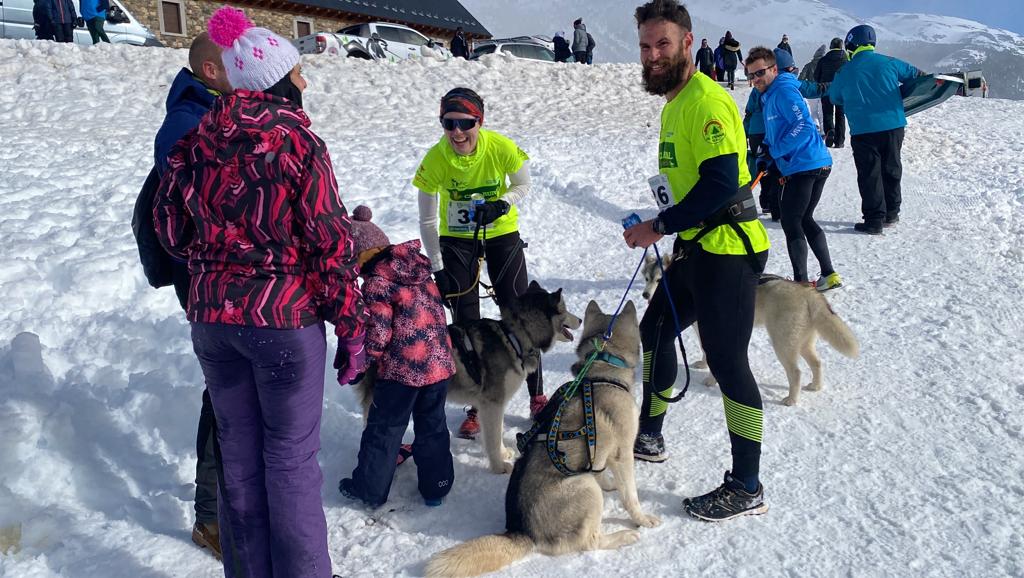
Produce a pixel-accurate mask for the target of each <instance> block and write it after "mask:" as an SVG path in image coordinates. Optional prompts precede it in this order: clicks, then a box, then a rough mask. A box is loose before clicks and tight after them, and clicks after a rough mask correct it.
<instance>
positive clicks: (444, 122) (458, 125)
mask: <svg viewBox="0 0 1024 578" xmlns="http://www.w3.org/2000/svg"><path fill="white" fill-rule="evenodd" d="M441 126H443V127H444V130H455V129H459V130H461V131H462V132H466V131H467V130H469V129H471V128H473V127H474V126H476V119H475V118H442V119H441Z"/></svg>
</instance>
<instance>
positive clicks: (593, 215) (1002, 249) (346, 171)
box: [0, 41, 1024, 578]
mask: <svg viewBox="0 0 1024 578" xmlns="http://www.w3.org/2000/svg"><path fill="white" fill-rule="evenodd" d="M185 54H186V53H185V51H181V50H170V49H166V50H165V49H137V48H131V47H117V46H114V47H112V46H109V45H101V46H99V47H97V48H87V49H81V48H78V47H74V46H60V45H57V44H53V43H46V44H40V43H34V42H28V41H19V42H12V41H0V241H2V242H0V262H2V263H4V266H3V267H2V268H0V296H2V300H3V303H4V307H3V308H2V309H0V348H2V349H0V550H4V549H5V548H6V544H5V543H6V542H10V541H16V542H17V543H18V547H17V548H16V549H15V550H11V551H10V553H8V554H6V555H0V575H3V576H10V577H19V578H21V577H44V576H67V577H76V578H77V577H91V576H96V577H104V578H121V577H124V578H129V577H130V578H136V577H150V576H152V577H172V576H182V577H184V576H188V577H198V576H211V577H212V576H218V575H220V573H221V570H220V565H219V564H218V563H217V562H215V561H214V560H213V559H212V558H211V557H210V556H209V555H208V554H207V553H205V552H203V551H200V550H198V549H196V548H195V547H194V546H193V545H192V544H191V542H190V541H189V528H190V525H191V522H192V503H191V498H192V495H193V485H192V480H193V477H194V464H195V450H194V447H195V444H194V436H195V429H196V423H197V420H198V414H199V406H200V394H201V392H202V375H201V372H200V371H199V367H198V365H197V363H196V361H195V359H194V356H193V353H192V351H191V344H190V341H189V337H188V327H187V324H186V323H185V321H184V318H183V315H182V313H181V312H180V311H179V309H178V306H177V303H176V300H175V298H174V295H173V292H172V291H171V290H170V289H164V290H160V291H155V290H152V289H150V288H149V287H148V286H147V285H146V283H145V280H144V278H143V276H142V272H141V268H140V266H139V265H138V259H137V253H136V249H135V245H134V241H133V239H132V235H131V230H130V226H129V222H130V219H131V212H132V205H133V202H134V199H135V196H136V193H137V192H138V189H139V187H140V186H141V184H142V182H143V180H144V179H145V177H146V174H147V172H148V171H149V169H150V166H151V165H152V139H153V135H154V133H155V132H156V129H157V127H158V126H159V124H160V122H161V120H162V118H163V112H164V111H163V102H164V98H165V95H166V92H167V87H168V84H169V82H170V81H171V79H172V78H173V76H174V74H175V73H176V72H177V70H178V68H179V67H180V66H181V65H182V64H184V62H185ZM304 66H305V71H306V76H307V78H308V79H309V81H310V88H309V91H308V92H307V93H306V95H305V97H304V100H305V102H306V103H307V105H308V109H307V110H308V112H309V115H310V117H311V118H312V119H313V129H314V130H315V131H316V132H317V133H318V134H319V135H321V136H322V137H323V138H324V139H325V140H326V142H327V144H328V147H329V148H330V151H331V155H332V158H333V161H334V165H335V169H336V171H337V178H338V182H339V185H340V189H341V192H342V197H343V200H344V202H345V204H346V205H347V206H348V207H349V209H350V210H351V209H352V208H354V207H355V206H356V205H357V204H360V203H365V204H368V205H370V206H371V207H372V209H373V211H374V213H375V215H376V216H375V220H377V221H378V222H379V224H380V225H381V226H382V227H383V228H384V229H385V230H386V231H387V232H388V234H389V235H390V237H391V239H392V240H395V241H399V240H404V239H408V238H413V237H415V236H417V227H416V201H415V194H414V190H413V189H412V187H411V186H410V185H409V184H408V182H409V180H410V178H411V177H412V175H413V172H414V171H415V168H416V166H417V163H418V161H419V159H420V157H421V156H422V154H423V153H424V152H425V151H426V150H427V148H428V147H429V146H430V145H431V144H432V143H433V142H435V141H436V140H437V139H438V138H439V137H440V135H441V131H440V127H439V126H438V125H437V120H436V115H437V101H438V99H439V97H440V96H441V94H443V93H444V92H445V91H446V90H448V89H449V88H451V87H453V86H455V85H459V84H464V85H468V86H471V87H474V88H475V89H477V90H478V91H479V92H480V93H481V94H482V95H483V96H484V98H485V99H486V101H487V120H486V122H487V125H488V126H489V127H491V128H493V129H495V130H498V131H500V132H502V133H505V134H507V135H509V136H511V137H512V138H514V139H515V140H516V141H517V142H519V143H520V145H521V146H522V148H524V149H525V150H526V151H528V152H529V154H530V155H531V157H532V159H533V161H532V166H533V171H534V173H535V176H534V182H535V187H534V192H533V193H532V195H531V197H530V198H529V199H528V200H527V201H526V202H525V203H524V205H523V207H522V211H521V214H522V231H523V233H524V236H525V237H526V239H527V240H528V241H529V249H528V256H527V259H528V263H529V269H530V273H531V275H532V276H533V277H534V278H536V279H537V280H539V281H540V282H541V283H542V284H543V285H545V286H546V287H549V288H555V287H563V288H564V289H565V294H566V296H567V299H568V302H569V305H570V307H571V309H572V310H573V311H575V312H576V313H577V314H581V313H582V310H583V309H584V306H585V305H586V303H587V301H588V300H589V299H596V300H597V301H598V302H599V303H600V304H601V305H602V306H603V307H604V308H606V309H612V308H614V307H615V305H616V304H617V303H618V300H619V297H620V295H621V294H622V292H623V291H624V290H625V287H626V283H627V280H628V278H629V276H630V274H631V273H632V271H633V269H634V267H635V265H636V262H637V259H639V257H640V252H639V251H634V250H630V249H627V248H626V247H625V246H624V244H623V243H622V240H621V226H620V224H619V220H620V219H621V218H622V217H623V216H625V215H627V214H629V213H630V212H632V211H639V212H641V214H645V215H650V214H651V213H652V212H653V204H652V203H651V200H650V197H649V192H648V190H647V185H646V177H648V176H650V175H652V174H654V173H656V172H657V164H656V158H657V148H656V143H657V139H658V113H659V110H660V107H661V104H662V102H661V101H659V100H658V99H656V98H653V97H650V96H647V95H646V94H644V93H643V92H642V90H641V89H640V86H639V76H640V71H639V67H638V66H636V65H600V66H593V67H582V66H573V65H567V66H562V65H558V66H551V65H543V64H537V63H528V62H511V61H506V60H501V59H492V60H487V61H485V62H483V63H466V62H461V61H460V62H446V63H441V62H409V63H402V64H399V65H380V64H376V63H367V62H362V61H351V60H344V59H331V58H308V59H307V60H306V61H305V62H304ZM735 98H736V99H737V101H738V102H745V100H746V90H738V91H736V93H735ZM1022 118H1024V103H1020V102H1011V101H1001V100H981V99H975V98H971V99H961V98H956V99H954V100H951V101H949V102H947V103H946V104H944V105H943V106H941V107H938V108H935V109H932V110H929V111H926V112H924V113H922V114H920V115H919V116H916V117H913V118H912V119H911V121H910V124H909V126H908V128H907V137H906V145H905V148H904V154H903V159H904V179H903V192H904V205H903V207H904V209H903V213H902V219H903V220H902V222H901V223H900V224H899V226H898V227H897V228H896V229H890V230H887V231H886V234H885V235H884V236H882V237H866V236H861V235H857V234H854V233H853V231H852V228H851V227H852V224H853V222H855V221H856V220H858V217H859V197H858V195H857V188H856V180H855V170H854V166H853V160H852V157H851V153H850V149H849V148H846V149H842V150H838V151H835V154H834V157H835V170H834V172H833V174H832V177H831V178H830V179H829V183H828V186H827V188H826V193H825V198H824V199H823V201H822V203H821V206H820V208H819V210H818V213H817V214H818V218H819V220H820V222H821V223H822V224H823V226H824V227H825V228H826V230H827V232H828V234H829V244H830V246H831V250H832V257H833V261H834V262H835V264H836V266H837V268H838V270H839V271H840V272H841V273H842V275H843V277H844V279H845V281H846V286H845V287H844V288H842V289H840V290H837V291H833V292H831V293H830V294H828V297H829V299H830V301H831V302H832V304H833V307H834V308H835V310H836V311H837V312H838V313H839V314H840V315H841V316H842V317H843V318H844V319H845V320H846V321H847V323H849V325H850V326H851V327H852V328H853V330H854V331H855V333H856V334H857V335H858V337H859V338H860V341H861V345H862V350H863V353H862V355H861V357H860V359H858V360H855V361H851V360H848V359H845V358H843V357H841V356H840V355H838V354H837V353H836V352H834V351H832V350H831V349H830V348H829V347H828V346H827V345H825V344H824V343H822V344H821V345H820V349H821V351H822V355H823V358H824V360H825V363H826V386H825V389H824V390H823V391H821V392H820V393H814V392H807V393H804V394H803V395H802V396H801V398H800V405H798V406H796V407H785V406H783V405H781V403H780V401H781V399H782V398H783V397H784V396H785V383H786V380H785V375H784V373H783V370H782V367H781V365H780V364H779V363H778V361H777V360H776V359H775V357H774V355H773V353H772V351H771V347H770V345H769V343H768V341H767V337H766V335H765V333H764V331H763V330H761V329H756V330H755V332H754V338H753V341H752V343H751V346H750V357H751V365H752V368H753V370H754V373H755V375H756V376H757V378H758V380H759V382H760V384H761V389H762V392H763V394H764V398H765V402H766V406H765V414H766V415H765V445H764V458H763V467H762V470H763V481H764V483H765V486H766V489H767V490H766V491H767V499H768V500H769V502H770V504H771V510H770V511H769V512H768V514H767V515H765V516H761V517H756V518H747V519H741V520H737V521H733V522H729V523H725V524H720V525H711V524H704V523H699V522H695V521H693V520H690V519H688V518H685V517H684V516H683V515H682V514H681V511H680V500H681V498H682V497H684V496H688V495H693V494H696V493H702V492H704V491H707V490H708V489H710V488H711V487H713V486H715V485H717V484H718V483H719V482H720V480H721V475H722V472H723V470H725V469H726V468H727V467H728V465H729V457H728V442H727V436H726V428H725V423H724V419H723V412H722V402H721V400H720V395H719V392H718V390H717V389H710V388H705V387H704V386H702V385H700V384H699V383H695V384H694V385H693V387H692V388H691V392H690V393H689V394H688V395H687V397H686V399H685V400H684V401H683V402H681V403H680V404H678V405H676V406H674V407H672V408H671V410H670V414H669V417H668V419H667V423H666V437H667V439H668V443H669V449H670V452H671V454H672V457H671V459H670V460H669V461H668V462H666V463H664V464H661V465H651V464H639V465H638V466H637V478H638V484H639V488H640V498H641V501H642V503H643V505H644V507H645V508H646V509H647V510H649V511H651V512H653V513H655V514H657V515H659V516H661V518H662V520H663V524H662V525H661V526H660V527H658V528H655V529H652V530H644V531H643V532H642V539H641V541H640V542H639V543H638V544H636V545H634V546H630V547H627V548H624V549H622V550H619V551H614V552H593V553H586V554H579V555H571V556H565V557H562V558H560V559H558V560H557V561H553V560H551V559H548V558H546V557H543V556H540V555H533V556H530V557H529V558H527V559H526V560H524V561H522V562H520V563H518V564H516V565H514V566H513V567H511V568H510V569H508V570H506V571H505V573H504V574H503V575H507V576H552V575H581V574H584V573H588V574H590V575H594V576H613V575H621V576H634V575H640V574H642V575H646V576H681V575H694V574H697V573H700V574H707V575H714V576H761V575H802V576H837V575H852V576H893V575H900V576H910V575H934V576H966V575H971V576H980V575H991V576H997V575H998V576H1003V575H1008V576H1020V575H1022V574H1024V557H1022V556H1021V552H1024V537H1022V536H1024V522H1022V520H1024V481H1022V480H1024V443H1022V442H1024V402H1022V398H1024V378H1021V370H1020V368H1021V367H1022V366H1024V356H1022V354H1021V346H1020V337H1021V329H1020V328H1021V326H1022V325H1024V305H1022V303H1024V294H1022V293H1024V292H1022V285H1021V279H1024V249H1022V242H1024V169H1022V168H1021V167H1022V164H1021V162H1020V159H1021V158H1022V155H1024V140H1022V138H1021V136H1020V134H1021V133H1022V131H1024V120H1021V119H1022ZM767 227H768V230H769V232H770V234H771V238H772V242H773V250H772V256H771V259H770V261H769V264H768V271H769V272H774V273H780V274H783V275H788V274H790V273H791V271H790V268H789V262H788V259H787V257H786V254H785V241H784V238H783V235H782V231H781V229H780V228H779V226H778V225H777V224H773V223H767ZM664 243H665V244H664V246H665V247H666V248H667V247H668V241H665V242H664ZM811 271H812V273H814V272H816V270H815V269H814V265H813V264H812V265H811ZM631 297H632V298H633V299H634V300H636V301H638V302H639V301H641V298H640V295H639V290H636V289H634V291H633V293H632V295H631ZM641 305H642V304H641ZM487 311H489V312H490V313H492V314H493V313H494V310H493V309H490V308H489V309H488V310H487ZM23 331H31V332H34V333H36V334H38V335H39V336H40V339H41V341H42V345H43V349H42V359H43V362H44V364H45V368H34V369H33V368H32V367H31V363H30V361H31V358H30V356H28V357H19V359H20V360H22V362H21V363H19V364H17V367H19V368H20V369H21V371H22V372H23V374H22V375H20V376H19V377H18V378H17V379H16V378H14V377H13V374H12V363H11V358H12V355H11V353H10V351H9V344H10V342H11V341H12V340H13V338H14V337H15V336H16V335H17V334H18V333H19V332H23ZM687 341H688V343H690V344H693V339H692V337H690V336H689V335H687ZM29 349H31V347H29ZM572 359H573V354H572V349H571V347H569V346H561V347H558V348H556V349H555V350H554V351H553V352H552V353H551V354H549V355H548V356H547V359H546V360H545V370H546V381H547V383H548V384H550V388H553V387H554V386H555V385H556V384H559V383H562V382H563V381H565V380H567V379H568V378H569V374H568V368H569V365H570V363H571V362H572ZM26 364H28V365H26ZM704 375H705V373H704V372H702V371H695V372H694V376H695V379H698V380H699V379H701V378H703V377H704ZM325 379H328V383H329V385H328V388H327V391H328V393H327V396H326V399H325V401H324V426H323V450H322V452H321V454H320V461H321V464H322V466H323V469H324V474H325V478H326V482H325V485H324V489H323V493H324V506H325V509H326V512H327V519H328V525H329V528H330V537H329V540H330V547H331V556H332V559H333V563H334V568H335V571H336V572H338V573H340V574H341V575H343V576H387V575H419V574H421V573H422V571H423V564H424V561H425V560H426V559H427V558H428V557H429V556H430V555H431V554H432V553H434V552H437V551H439V550H441V549H443V548H446V547H448V546H451V545H453V544H455V543H456V542H459V541H463V540H466V539H469V538H472V537H476V536H479V535H482V534H486V533H494V532H501V531H502V530H503V528H504V510H503V504H504V502H503V500H504V490H505V485H506V483H507V478H506V477H504V476H497V475H493V474H491V473H489V472H488V471H487V468H486V463H485V458H484V455H483V452H482V448H481V447H480V444H479V443H476V442H470V441H465V440H459V439H456V440H453V443H452V446H453V452H454V454H455V457H456V478H457V481H456V484H455V486H454V489H453V491H452V493H451V495H450V497H449V499H448V500H447V501H446V503H445V505H444V506H443V507H441V508H426V507H424V506H423V505H422V504H421V501H420V499H419V497H418V494H417V492H416V488H415V470H414V468H407V467H403V468H400V470H399V473H398V476H397V480H396V483H395V485H394V486H393V489H392V494H391V500H390V502H389V507H388V508H387V509H385V510H383V511H378V512H375V513H368V512H366V511H364V510H361V509H358V508H355V507H353V506H352V505H350V504H348V503H346V502H345V501H344V500H343V499H342V498H341V497H340V496H339V495H338V493H337V491H336V490H335V485H336V483H337V480H338V479H339V478H341V477H342V476H345V475H347V474H349V473H350V472H351V470H352V468H353V467H354V465H355V457H356V451H357V446H358V440H359V433H360V429H361V418H360V415H359V412H358V410H357V407H356V402H355V398H354V396H353V395H352V393H351V392H350V391H347V390H345V389H342V388H340V387H337V386H336V385H335V384H334V382H333V377H332V376H331V375H329V374H328V373H326V372H325ZM460 409H461V408H458V407H454V406H452V407H450V408H449V412H448V415H449V426H450V427H452V428H455V427H457V426H458V424H459V422H460V421H461V417H462V413H461V411H460ZM508 411H509V414H510V416H509V418H508V421H507V423H508V425H509V428H510V431H508V432H507V436H506V437H507V438H511V437H512V435H513V432H514V431H521V430H523V429H525V428H526V427H527V426H528V421H527V417H526V415H527V404H526V394H525V392H523V393H522V394H520V395H519V396H518V397H517V398H516V399H515V400H514V401H513V402H512V404H511V405H510V407H509V410H508ZM408 435H409V436H411V432H410V433H409V434H408ZM569 506H570V507H571V505H569ZM606 514H607V517H606V520H607V524H606V526H607V528H608V529H616V528H621V527H622V526H624V525H626V526H628V525H629V523H628V516H627V515H626V513H625V511H624V510H623V508H622V507H621V504H620V503H619V501H618V499H617V498H610V499H608V500H607V504H606ZM19 533H20V538H17V536H18V535H19Z"/></svg>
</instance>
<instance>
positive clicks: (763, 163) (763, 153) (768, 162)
mask: <svg viewBox="0 0 1024 578" xmlns="http://www.w3.org/2000/svg"><path fill="white" fill-rule="evenodd" d="M773 164H775V161H774V160H773V159H772V155H771V154H770V153H769V152H768V145H766V144H764V143H761V146H759V147H757V158H756V159H755V160H754V166H755V167H757V172H763V171H767V170H768V169H769V168H771V166H772V165H773Z"/></svg>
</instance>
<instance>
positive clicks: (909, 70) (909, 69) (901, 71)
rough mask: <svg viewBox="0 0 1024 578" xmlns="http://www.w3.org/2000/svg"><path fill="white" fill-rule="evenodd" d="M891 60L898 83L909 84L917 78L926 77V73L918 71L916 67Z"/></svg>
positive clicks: (894, 59) (897, 60)
mask: <svg viewBox="0 0 1024 578" xmlns="http://www.w3.org/2000/svg"><path fill="white" fill-rule="evenodd" d="M892 60H893V64H894V65H895V66H896V77H897V78H899V79H900V82H910V81H911V80H914V79H915V78H917V77H918V76H927V75H928V73H926V72H923V71H921V70H919V69H918V68H917V67H916V66H914V65H912V64H908V63H906V62H903V61H902V60H900V59H898V58H893V59H892Z"/></svg>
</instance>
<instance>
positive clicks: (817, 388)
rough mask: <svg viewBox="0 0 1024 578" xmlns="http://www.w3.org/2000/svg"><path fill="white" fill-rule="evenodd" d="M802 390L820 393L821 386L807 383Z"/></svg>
mask: <svg viewBox="0 0 1024 578" xmlns="http://www.w3.org/2000/svg"><path fill="white" fill-rule="evenodd" d="M804 389H806V390H807V391H821V384H820V383H814V382H813V381H812V382H811V383H808V384H807V387H805V388H804Z"/></svg>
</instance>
